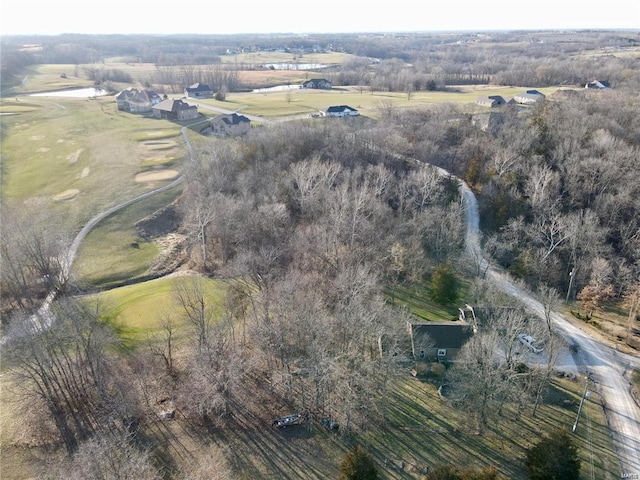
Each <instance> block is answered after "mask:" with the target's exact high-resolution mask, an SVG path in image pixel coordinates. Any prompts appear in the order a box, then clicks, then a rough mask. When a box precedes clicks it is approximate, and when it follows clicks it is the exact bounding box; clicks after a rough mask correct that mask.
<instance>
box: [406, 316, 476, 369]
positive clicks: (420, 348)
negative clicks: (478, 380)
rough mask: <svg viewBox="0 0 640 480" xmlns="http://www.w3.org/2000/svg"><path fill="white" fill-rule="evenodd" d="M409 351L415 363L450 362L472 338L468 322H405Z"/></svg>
mask: <svg viewBox="0 0 640 480" xmlns="http://www.w3.org/2000/svg"><path fill="white" fill-rule="evenodd" d="M407 330H408V332H409V336H410V338H411V351H412V353H413V358H414V359H415V360H416V361H423V362H430V361H452V360H453V359H454V358H455V356H456V355H457V354H458V352H459V351H460V349H461V348H462V346H463V345H464V344H465V343H466V342H467V341H468V340H469V339H470V338H471V337H472V336H473V334H474V326H473V325H472V324H471V323H468V322H462V321H457V322H426V323H413V322H407Z"/></svg>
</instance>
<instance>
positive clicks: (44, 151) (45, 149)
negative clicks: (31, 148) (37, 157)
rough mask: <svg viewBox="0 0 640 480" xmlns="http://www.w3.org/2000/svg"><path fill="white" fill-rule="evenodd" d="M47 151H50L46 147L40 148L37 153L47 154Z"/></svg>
mask: <svg viewBox="0 0 640 480" xmlns="http://www.w3.org/2000/svg"><path fill="white" fill-rule="evenodd" d="M49 150H51V149H50V148H47V147H40V148H39V149H38V153H47V152H48V151H49Z"/></svg>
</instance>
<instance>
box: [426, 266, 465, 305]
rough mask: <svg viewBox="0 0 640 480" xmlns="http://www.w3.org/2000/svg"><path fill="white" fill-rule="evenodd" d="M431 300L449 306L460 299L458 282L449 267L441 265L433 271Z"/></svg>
mask: <svg viewBox="0 0 640 480" xmlns="http://www.w3.org/2000/svg"><path fill="white" fill-rule="evenodd" d="M431 298H432V299H433V301H434V302H436V303H438V304H440V305H448V304H450V303H453V302H455V301H456V299H457V298H458V281H457V280H456V276H455V275H454V273H453V272H452V271H451V267H449V266H448V265H440V266H438V267H436V269H435V270H434V271H433V275H432V276H431Z"/></svg>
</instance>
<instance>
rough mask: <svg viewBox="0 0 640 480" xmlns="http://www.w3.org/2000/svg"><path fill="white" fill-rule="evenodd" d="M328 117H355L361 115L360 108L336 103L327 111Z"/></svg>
mask: <svg viewBox="0 0 640 480" xmlns="http://www.w3.org/2000/svg"><path fill="white" fill-rule="evenodd" d="M325 115H326V116H327V117H355V116H358V115H360V114H359V113H358V110H356V109H355V108H352V107H350V106H348V105H334V106H332V107H329V108H327V110H326V111H325Z"/></svg>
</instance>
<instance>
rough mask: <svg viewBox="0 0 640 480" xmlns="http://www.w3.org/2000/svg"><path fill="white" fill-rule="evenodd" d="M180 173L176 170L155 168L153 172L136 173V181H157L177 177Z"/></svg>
mask: <svg viewBox="0 0 640 480" xmlns="http://www.w3.org/2000/svg"><path fill="white" fill-rule="evenodd" d="M178 175H179V173H178V172H177V171H176V170H154V171H152V172H143V173H139V174H137V175H136V179H135V180H136V182H138V183H144V182H157V181H160V180H171V179H174V178H176V177H177V176H178Z"/></svg>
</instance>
